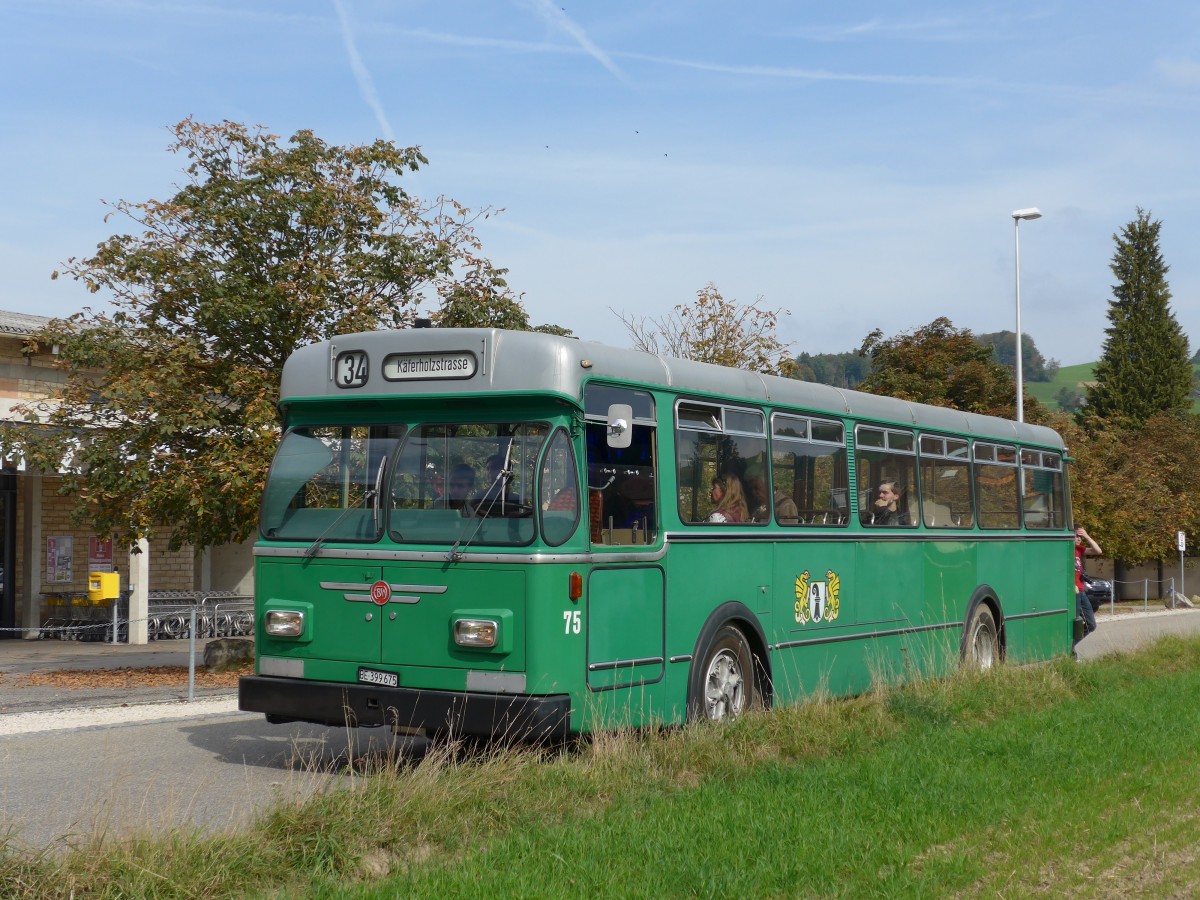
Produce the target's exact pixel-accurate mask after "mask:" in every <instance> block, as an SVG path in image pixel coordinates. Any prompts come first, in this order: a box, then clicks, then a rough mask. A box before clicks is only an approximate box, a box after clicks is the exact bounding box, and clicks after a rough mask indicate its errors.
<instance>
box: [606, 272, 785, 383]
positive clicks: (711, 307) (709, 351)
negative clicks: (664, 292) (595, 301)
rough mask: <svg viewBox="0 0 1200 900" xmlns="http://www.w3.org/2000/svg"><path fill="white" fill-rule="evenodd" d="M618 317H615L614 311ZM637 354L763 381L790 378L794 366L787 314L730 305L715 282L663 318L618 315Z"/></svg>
mask: <svg viewBox="0 0 1200 900" xmlns="http://www.w3.org/2000/svg"><path fill="white" fill-rule="evenodd" d="M614 312H616V311H615V310H614ZM616 315H617V317H618V318H619V319H620V320H621V322H622V324H624V326H625V330H626V331H627V332H628V333H629V337H630V340H631V341H632V342H633V346H634V348H635V349H637V350H644V351H646V352H647V353H661V354H663V355H665V356H674V357H676V358H678V359H691V360H695V361H696V362H707V363H714V364H715V365H718V366H729V367H730V368H734V369H749V370H750V371H752V372H762V373H763V374H765V375H790V374H792V372H793V371H794V369H795V363H794V362H793V361H792V359H791V358H790V356H789V355H788V347H789V345H788V344H785V343H784V342H783V341H781V340H780V339H779V336H778V333H777V328H778V324H779V317H780V316H781V315H787V311H786V310H784V309H770V308H768V307H765V306H763V303H762V298H761V297H759V298H758V299H756V300H755V301H753V302H752V303H742V302H740V301H738V300H733V299H727V298H726V297H725V296H724V295H723V294H722V293H721V292H720V290H718V289H717V286H716V285H715V284H713V283H712V282H711V281H710V282H709V283H708V284H706V285H705V286H704V287H702V288H700V290H698V291H696V299H695V300H693V301H692V302H691V303H678V304H676V305H675V307H674V309H672V310H671V312H670V313H667V314H666V315H662V316H657V317H654V316H635V315H632V314H627V313H621V312H616Z"/></svg>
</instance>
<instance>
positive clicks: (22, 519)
mask: <svg viewBox="0 0 1200 900" xmlns="http://www.w3.org/2000/svg"><path fill="white" fill-rule="evenodd" d="M49 321H50V320H49V319H48V318H46V317H44V316H35V315H29V314H26V313H16V312H7V311H3V310H0V417H3V418H4V419H5V420H7V421H23V420H24V417H23V416H22V415H21V414H20V413H19V412H17V411H16V409H15V407H17V406H18V405H19V404H21V403H24V402H28V401H34V400H40V399H43V398H45V397H47V396H48V395H49V394H50V393H51V392H52V391H53V390H54V389H55V388H56V387H57V386H58V385H61V384H62V383H63V381H64V380H65V377H66V376H65V373H64V372H63V371H62V370H61V369H59V368H58V367H57V366H56V365H55V357H56V354H55V348H54V347H38V348H36V349H35V348H34V347H33V345H32V343H31V340H30V338H31V337H32V335H33V334H34V333H36V332H37V331H38V330H39V329H40V328H41V327H43V326H44V325H45V324H47V323H48V322H49ZM30 427H35V426H30ZM61 487H62V477H61V476H60V475H59V474H58V473H55V472H35V471H27V470H26V469H25V467H24V465H23V462H22V461H21V460H11V459H10V460H4V461H3V463H2V465H0V638H5V637H9V638H11V637H26V638H35V637H38V636H39V632H40V630H41V628H42V627H43V626H44V625H46V623H47V621H49V620H59V619H61V618H62V617H63V615H64V607H65V606H69V605H70V603H71V601H72V600H75V601H76V602H79V601H80V600H81V597H80V595H82V594H85V593H86V592H87V589H88V574H89V572H92V571H109V572H117V573H118V577H119V584H120V588H121V590H122V591H127V590H129V589H130V588H131V587H134V586H136V585H134V584H131V582H136V580H137V579H138V578H139V577H141V578H143V579H145V580H146V581H147V582H148V583H147V584H146V585H145V586H144V588H145V590H146V591H149V592H157V591H208V590H212V591H235V592H237V593H242V594H252V593H253V556H252V551H251V548H250V547H249V546H229V547H217V548H206V549H204V550H202V551H199V552H197V551H196V549H195V548H192V547H186V546H185V547H183V548H182V549H180V550H177V551H170V550H168V549H167V544H168V541H169V537H170V535H169V534H160V535H156V536H155V537H154V539H153V540H151V541H149V542H148V543H145V546H144V547H143V553H142V554H135V555H131V553H130V550H131V548H129V547H121V546H115V545H114V541H112V540H111V539H108V540H105V539H104V538H102V537H98V536H97V535H95V534H93V533H92V532H91V531H89V530H88V529H86V528H81V527H79V526H76V525H73V524H72V522H71V513H72V510H73V509H74V508H75V504H76V500H75V498H73V497H65V496H63V495H62V494H61V493H60V489H61ZM131 570H132V572H133V573H134V574H133V575H132V576H131Z"/></svg>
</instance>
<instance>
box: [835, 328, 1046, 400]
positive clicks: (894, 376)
mask: <svg viewBox="0 0 1200 900" xmlns="http://www.w3.org/2000/svg"><path fill="white" fill-rule="evenodd" d="M859 352H860V353H861V354H863V355H864V356H868V357H870V359H871V374H870V375H868V376H867V378H866V379H865V380H864V381H863V383H862V384H860V385H859V386H858V389H859V390H861V391H867V392H869V393H872V394H886V395H889V396H892V397H899V398H900V399H902V400H913V401H916V402H919V403H930V404H932V405H934V406H948V407H952V408H954V409H961V410H965V411H967V412H976V413H985V414H988V415H994V416H1004V417H1005V418H1012V417H1013V415H1014V414H1015V412H1016V385H1015V383H1014V382H1013V377H1012V374H1011V373H1010V372H1009V371H1008V369H1006V368H1005V367H1004V366H1002V365H1000V364H999V363H997V362H996V361H995V360H994V359H993V358H992V350H991V348H990V347H987V346H984V345H983V344H980V343H979V342H978V341H977V340H976V339H975V336H974V335H973V334H972V333H971V332H970V331H969V330H968V329H965V328H964V329H957V328H955V327H954V325H953V323H952V322H951V321H950V320H949V319H947V318H945V317H941V318H938V319H934V320H933V321H932V322H930V323H929V324H928V325H925V326H923V327H921V328H918V329H916V330H915V331H913V332H911V333H907V334H900V335H897V336H895V337H892V338H886V339H885V338H884V336H883V332H882V331H880V330H879V329H878V328H877V329H875V330H874V331H872V332H871V333H870V334H869V335H867V336H866V338H865V339H864V340H863V343H862V347H861V349H860V350H859ZM1025 418H1026V420H1027V421H1042V420H1044V419H1045V411H1044V410H1043V409H1042V407H1041V404H1039V403H1038V402H1037V400H1036V399H1034V398H1032V397H1030V396H1028V395H1026V397H1025Z"/></svg>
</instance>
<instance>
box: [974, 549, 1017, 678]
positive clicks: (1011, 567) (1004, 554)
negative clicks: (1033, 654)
mask: <svg viewBox="0 0 1200 900" xmlns="http://www.w3.org/2000/svg"><path fill="white" fill-rule="evenodd" d="M1025 557H1026V554H1025V541H1023V540H1022V539H1021V537H1020V535H1014V536H1012V537H1011V538H1009V539H1007V540H1003V541H999V540H995V541H989V540H983V541H980V542H979V544H978V550H977V551H976V558H977V559H978V561H979V563H978V578H979V584H981V585H985V584H986V585H987V586H988V587H990V588H991V589H992V590H993V591H995V593H996V599H997V600H999V601H1000V612H1001V615H1003V617H1004V624H1003V628H1004V642H1005V654H1006V656H1007V658H1008V659H1009V660H1010V661H1012V662H1023V661H1024V660H1026V659H1028V658H1029V656H1028V653H1027V651H1026V646H1025V645H1026V624H1027V622H1028V620H1027V619H1026V618H1025V615H1026V613H1027V612H1028V611H1029V603H1028V601H1027V598H1026V596H1025V563H1026V559H1025Z"/></svg>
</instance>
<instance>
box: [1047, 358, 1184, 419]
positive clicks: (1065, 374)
mask: <svg viewBox="0 0 1200 900" xmlns="http://www.w3.org/2000/svg"><path fill="white" fill-rule="evenodd" d="M1095 371H1096V364H1095V363H1094V362H1090V363H1080V364H1079V365H1077V366H1063V367H1062V368H1061V369H1059V370H1058V373H1057V374H1056V375H1055V376H1054V378H1053V380H1051V381H1026V382H1025V393H1027V394H1029V395H1030V396H1031V397H1037V399H1038V401H1039V402H1040V403H1041V404H1042V405H1043V406H1047V407H1049V408H1050V409H1058V400H1057V399H1056V398H1057V397H1058V392H1059V391H1061V390H1062V389H1063V388H1070V389H1072V390H1076V389H1078V390H1083V389H1084V387H1085V386H1086V385H1088V384H1089V383H1091V381H1092V379H1093V377H1094V373H1095ZM1197 372H1200V365H1196V364H1193V365H1192V375H1193V377H1195V375H1196V373H1197ZM1192 412H1194V413H1197V414H1200V398H1197V399H1196V400H1193V401H1192Z"/></svg>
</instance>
